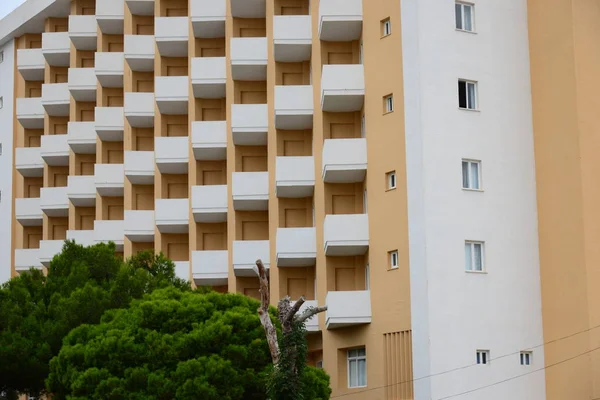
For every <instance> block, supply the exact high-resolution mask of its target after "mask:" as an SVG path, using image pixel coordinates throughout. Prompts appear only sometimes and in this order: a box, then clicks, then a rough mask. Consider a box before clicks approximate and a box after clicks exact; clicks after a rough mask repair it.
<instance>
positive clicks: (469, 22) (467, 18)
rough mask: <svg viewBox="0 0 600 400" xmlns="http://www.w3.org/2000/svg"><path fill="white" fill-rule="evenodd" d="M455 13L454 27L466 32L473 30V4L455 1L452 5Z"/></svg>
mask: <svg viewBox="0 0 600 400" xmlns="http://www.w3.org/2000/svg"><path fill="white" fill-rule="evenodd" d="M454 12H455V14H456V29H458V30H461V31H467V32H474V31H475V29H474V28H473V25H474V24H473V4H467V3H458V2H457V3H456V4H455V6H454Z"/></svg>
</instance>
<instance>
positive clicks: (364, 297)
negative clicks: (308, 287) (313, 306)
mask: <svg viewBox="0 0 600 400" xmlns="http://www.w3.org/2000/svg"><path fill="white" fill-rule="evenodd" d="M325 302H326V304H327V311H326V313H325V326H326V327H327V329H336V328H344V327H348V326H355V325H363V324H370V323H371V316H372V314H371V292H370V291H369V290H354V291H349V292H327V297H325Z"/></svg>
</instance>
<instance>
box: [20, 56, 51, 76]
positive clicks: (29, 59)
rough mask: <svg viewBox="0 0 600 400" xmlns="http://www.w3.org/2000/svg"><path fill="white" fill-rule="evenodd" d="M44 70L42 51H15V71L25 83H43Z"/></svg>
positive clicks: (44, 60) (44, 61)
mask: <svg viewBox="0 0 600 400" xmlns="http://www.w3.org/2000/svg"><path fill="white" fill-rule="evenodd" d="M45 68H46V59H45V58H44V53H43V52H42V49H19V50H17V69H18V70H19V72H20V73H21V76H23V79H25V80H26V81H43V80H44V70H45Z"/></svg>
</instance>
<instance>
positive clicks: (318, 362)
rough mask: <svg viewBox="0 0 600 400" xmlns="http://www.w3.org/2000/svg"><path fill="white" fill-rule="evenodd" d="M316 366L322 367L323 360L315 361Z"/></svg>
mask: <svg viewBox="0 0 600 400" xmlns="http://www.w3.org/2000/svg"><path fill="white" fill-rule="evenodd" d="M316 367H317V368H319V369H323V360H319V361H317V363H316Z"/></svg>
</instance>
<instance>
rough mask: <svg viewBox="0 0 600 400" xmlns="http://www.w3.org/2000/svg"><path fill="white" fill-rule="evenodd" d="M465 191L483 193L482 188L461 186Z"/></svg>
mask: <svg viewBox="0 0 600 400" xmlns="http://www.w3.org/2000/svg"><path fill="white" fill-rule="evenodd" d="M462 190H464V191H465V192H479V193H483V189H470V188H462Z"/></svg>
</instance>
